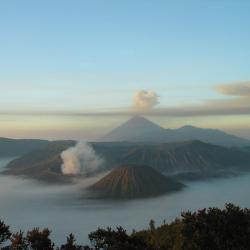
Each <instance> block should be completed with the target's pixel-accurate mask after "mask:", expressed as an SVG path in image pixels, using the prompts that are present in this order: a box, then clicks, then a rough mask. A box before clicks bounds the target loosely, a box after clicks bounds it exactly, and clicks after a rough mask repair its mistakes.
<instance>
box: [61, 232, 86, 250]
mask: <svg viewBox="0 0 250 250" xmlns="http://www.w3.org/2000/svg"><path fill="white" fill-rule="evenodd" d="M75 242H76V239H75V236H74V235H73V234H70V235H69V236H68V237H67V242H66V244H64V245H62V246H61V248H60V250H81V249H83V247H81V246H78V245H76V244H75Z"/></svg>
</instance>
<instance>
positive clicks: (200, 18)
mask: <svg viewBox="0 0 250 250" xmlns="http://www.w3.org/2000/svg"><path fill="white" fill-rule="evenodd" d="M249 9H250V1H248V0H238V1H235V0H220V1H215V0H207V1H206V0H204V1H202V0H196V1H194V0H191V1H184V0H183V1H167V0H165V1H160V0H157V1H153V0H133V1H132V0H131V1H130V0H127V1H109V0H105V1H103V0H99V1H98V0H92V1H90V0H89V1H87V0H86V1H85V0H79V1H77V0H72V1H64V0H60V1H59V0H54V1H51V0H43V1H32V0H23V1H19V0H16V1H14V0H8V1H0V38H1V39H0V90H1V92H0V97H1V98H0V137H12V138H48V139H62V138H65V139H68V138H74V139H88V140H89V139H95V138H98V137H100V136H102V135H103V134H105V133H106V132H108V131H109V130H111V129H112V128H114V127H116V126H118V125H119V124H121V123H122V122H124V121H126V120H127V119H129V118H130V117H131V116H133V115H134V114H142V115H145V116H146V117H147V118H149V119H150V120H152V121H155V122H157V123H158V124H160V125H161V126H163V127H165V128H176V127H180V126H183V125H186V124H189V125H194V126H199V127H204V128H205V127H209V128H218V129H222V130H224V131H226V132H230V133H233V134H236V135H239V136H242V137H246V138H249V139H250V116H249V115H250V71H249V66H250V42H249V40H250V29H249V27H250V15H249Z"/></svg>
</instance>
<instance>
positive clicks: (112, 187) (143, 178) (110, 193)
mask: <svg viewBox="0 0 250 250" xmlns="http://www.w3.org/2000/svg"><path fill="white" fill-rule="evenodd" d="M182 187H184V185H183V184H181V183H179V182H177V181H175V180H174V179H172V178H170V177H166V176H164V175H162V174H161V173H159V172H157V171H156V170H154V169H152V168H151V167H148V166H143V165H122V166H120V167H118V168H115V169H114V170H113V171H112V172H111V173H109V174H108V175H106V176H105V177H103V178H102V179H101V180H99V181H98V182H97V183H95V184H94V185H93V186H91V187H90V189H91V190H92V191H94V192H95V194H96V195H97V197H98V198H114V199H133V198H143V197H152V196H158V195H161V194H164V193H168V192H172V191H177V190H179V189H181V188H182Z"/></svg>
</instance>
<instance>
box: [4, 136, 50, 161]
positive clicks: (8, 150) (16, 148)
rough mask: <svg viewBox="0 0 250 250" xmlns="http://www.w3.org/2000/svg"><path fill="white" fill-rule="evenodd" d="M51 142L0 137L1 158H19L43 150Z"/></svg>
mask: <svg viewBox="0 0 250 250" xmlns="http://www.w3.org/2000/svg"><path fill="white" fill-rule="evenodd" d="M48 143H49V141H46V140H37V139H9V138H3V137H0V157H9V156H19V155H23V154H25V153H27V152H30V151H32V150H35V149H38V148H41V147H42V146H45V145H46V144H48Z"/></svg>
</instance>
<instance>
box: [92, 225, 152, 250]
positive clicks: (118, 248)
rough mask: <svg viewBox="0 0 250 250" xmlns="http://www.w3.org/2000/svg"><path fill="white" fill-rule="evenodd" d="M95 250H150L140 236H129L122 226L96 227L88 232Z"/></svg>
mask: <svg viewBox="0 0 250 250" xmlns="http://www.w3.org/2000/svg"><path fill="white" fill-rule="evenodd" d="M89 239H90V242H91V243H92V245H93V246H94V249H95V250H128V249H129V250H151V248H149V247H148V246H147V244H146V243H145V242H144V240H143V239H142V238H139V237H137V236H134V235H132V236H129V235H128V234H127V233H126V230H124V229H123V228H122V227H117V228H116V230H112V229H111V228H107V229H100V228H99V229H98V230H96V231H95V232H92V233H90V234H89Z"/></svg>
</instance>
